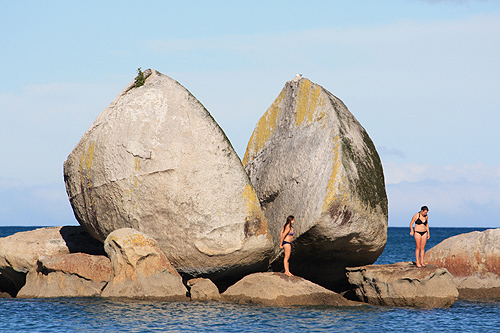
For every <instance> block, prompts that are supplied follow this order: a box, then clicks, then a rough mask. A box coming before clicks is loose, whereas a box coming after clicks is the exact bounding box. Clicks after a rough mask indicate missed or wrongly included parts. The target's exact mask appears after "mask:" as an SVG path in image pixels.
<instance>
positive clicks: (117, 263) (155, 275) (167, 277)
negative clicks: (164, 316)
mask: <svg viewBox="0 0 500 333" xmlns="http://www.w3.org/2000/svg"><path fill="white" fill-rule="evenodd" d="M104 249H105V250H106V253H107V254H108V256H109V258H110V259H111V266H112V274H111V279H110V281H109V283H108V284H107V285H106V287H105V288H104V290H103V292H102V296H103V297H120V298H137V299H147V298H158V299H164V300H172V301H174V300H180V301H185V300H188V298H187V297H186V292H187V289H186V287H185V286H184V284H183V283H182V278H181V276H180V275H179V273H177V271H176V270H175V268H174V267H173V266H172V265H171V264H170V262H169V261H168V259H167V257H166V256H165V255H164V254H163V252H162V251H161V249H160V247H159V246H158V243H157V242H156V240H154V239H153V238H151V237H149V236H148V235H146V234H144V233H142V232H140V231H137V230H134V229H131V228H123V229H118V230H116V231H113V232H112V233H110V234H109V235H108V237H107V238H106V241H105V242H104Z"/></svg>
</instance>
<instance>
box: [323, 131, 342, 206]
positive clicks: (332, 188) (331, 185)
mask: <svg viewBox="0 0 500 333" xmlns="http://www.w3.org/2000/svg"><path fill="white" fill-rule="evenodd" d="M332 152H333V168H332V174H331V176H330V180H329V181H328V185H327V187H326V196H325V201H324V202H323V208H322V211H323V212H326V211H328V209H329V207H330V204H331V203H332V202H333V201H334V200H335V199H336V198H337V196H338V190H336V185H337V179H338V172H339V167H340V160H339V136H338V135H337V136H335V138H334V143H333V150H332ZM343 199H345V198H343Z"/></svg>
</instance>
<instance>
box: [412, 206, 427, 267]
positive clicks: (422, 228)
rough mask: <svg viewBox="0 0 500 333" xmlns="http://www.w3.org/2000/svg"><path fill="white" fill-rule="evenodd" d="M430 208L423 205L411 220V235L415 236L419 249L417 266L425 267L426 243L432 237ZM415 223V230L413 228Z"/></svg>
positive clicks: (416, 254) (417, 251) (416, 252)
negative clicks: (428, 214)
mask: <svg viewBox="0 0 500 333" xmlns="http://www.w3.org/2000/svg"><path fill="white" fill-rule="evenodd" d="M428 212H429V208H427V206H422V208H420V212H418V213H417V214H415V215H413V217H412V219H411V222H410V235H412V236H414V237H415V243H416V244H417V249H416V250H415V258H416V259H417V261H416V262H415V263H416V265H417V267H425V264H424V254H425V244H426V243H427V240H428V239H429V238H431V234H430V231H429V223H428V222H429V216H427V213H428ZM413 223H415V231H414V230H413Z"/></svg>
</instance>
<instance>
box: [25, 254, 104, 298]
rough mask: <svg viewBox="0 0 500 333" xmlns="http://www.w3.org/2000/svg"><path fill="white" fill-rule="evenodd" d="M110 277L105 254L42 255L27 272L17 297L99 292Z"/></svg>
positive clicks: (76, 295) (79, 295)
mask: <svg viewBox="0 0 500 333" xmlns="http://www.w3.org/2000/svg"><path fill="white" fill-rule="evenodd" d="M110 278H111V262H110V261H109V259H108V258H107V257H105V256H95V255H89V254H84V253H72V254H62V255H55V256H43V257H40V258H39V259H38V265H37V268H32V269H31V270H30V271H29V273H28V275H27V276H26V284H25V285H24V287H23V288H21V290H20V291H19V293H18V295H17V297H20V298H33V297H86V296H99V295H100V294H101V291H102V289H103V287H104V286H105V285H106V283H107V282H108V281H109V279H110Z"/></svg>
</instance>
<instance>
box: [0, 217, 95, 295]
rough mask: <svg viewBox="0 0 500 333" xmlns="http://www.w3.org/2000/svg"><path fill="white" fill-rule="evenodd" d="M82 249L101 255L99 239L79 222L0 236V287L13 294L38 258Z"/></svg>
mask: <svg viewBox="0 0 500 333" xmlns="http://www.w3.org/2000/svg"><path fill="white" fill-rule="evenodd" d="M76 252H83V253H88V254H96V255H102V254H104V248H103V245H102V243H100V242H98V241H97V240H95V239H93V238H92V237H90V235H89V234H88V233H87V232H86V231H85V230H84V229H83V228H82V227H80V226H78V227H76V226H67V227H50V228H40V229H35V230H31V231H24V232H18V233H16V234H14V235H11V236H8V237H4V238H0V291H3V292H8V293H9V294H10V295H12V296H15V295H16V294H17V292H18V291H19V290H20V289H21V288H22V287H23V285H24V283H25V281H26V274H27V273H28V272H29V271H30V270H32V269H36V268H37V261H38V258H40V257H41V256H51V255H59V254H69V253H76Z"/></svg>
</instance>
